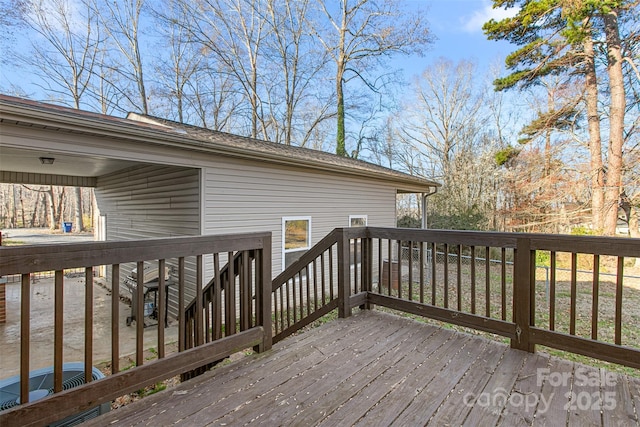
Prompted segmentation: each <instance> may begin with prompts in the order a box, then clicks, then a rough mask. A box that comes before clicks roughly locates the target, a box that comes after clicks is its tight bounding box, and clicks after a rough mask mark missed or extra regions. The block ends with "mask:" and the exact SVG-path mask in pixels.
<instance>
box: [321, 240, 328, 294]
mask: <svg viewBox="0 0 640 427" xmlns="http://www.w3.org/2000/svg"><path fill="white" fill-rule="evenodd" d="M324 254H325V253H324V252H322V253H321V254H320V281H321V283H320V284H321V288H322V290H321V292H322V295H321V298H322V301H321V303H320V306H324V305H325V303H326V301H325V300H326V298H327V286H326V280H327V274H326V271H325V268H326V266H325V263H324Z"/></svg>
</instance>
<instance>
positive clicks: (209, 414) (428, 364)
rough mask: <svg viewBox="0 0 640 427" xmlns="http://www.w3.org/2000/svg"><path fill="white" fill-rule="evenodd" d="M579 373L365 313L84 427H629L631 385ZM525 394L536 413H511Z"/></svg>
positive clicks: (540, 357)
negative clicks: (607, 400)
mask: <svg viewBox="0 0 640 427" xmlns="http://www.w3.org/2000/svg"><path fill="white" fill-rule="evenodd" d="M542 368H546V369H549V372H550V373H556V374H559V375H562V372H567V375H568V378H569V381H567V383H566V384H560V385H552V384H550V381H549V379H548V378H547V379H546V380H545V381H540V378H539V373H540V369H542ZM576 372H584V373H587V374H588V375H599V374H600V373H599V370H598V369H596V368H588V367H584V366H583V365H578V364H576V363H574V362H570V361H566V360H562V359H558V358H554V357H550V356H548V355H546V354H544V353H540V354H530V353H526V352H522V351H519V350H513V349H510V348H509V346H508V345H505V344H502V343H499V342H495V341H490V340H487V339H484V338H481V337H478V336H475V335H470V334H462V333H458V332H454V331H451V330H449V329H444V328H439V327H437V326H434V325H430V324H425V323H421V322H417V321H415V320H411V319H408V318H404V317H400V316H395V315H392V314H388V313H382V312H379V311H364V312H360V313H357V314H356V315H354V316H352V317H350V318H348V319H338V320H336V321H332V322H328V323H326V324H324V325H322V326H320V327H318V328H315V329H311V330H308V331H306V332H304V333H302V334H298V335H295V336H293V337H290V338H287V339H285V340H284V341H282V342H280V343H278V344H276V345H275V346H274V348H273V349H272V350H271V351H269V352H266V353H263V354H257V355H252V356H248V357H245V358H243V359H241V360H239V361H237V362H234V363H232V364H228V365H226V366H221V367H216V368H215V369H213V370H211V371H210V372H207V373H206V374H204V375H201V376H199V377H197V378H194V379H192V380H189V381H187V382H185V383H182V384H180V385H178V386H176V387H174V388H172V389H168V390H165V391H163V392H160V393H157V394H155V395H153V396H149V397H146V398H145V399H143V400H141V401H138V402H134V403H132V404H130V405H128V406H126V407H124V408H121V409H118V410H115V411H112V412H110V413H108V414H106V415H103V416H101V417H99V418H97V419H95V420H92V421H90V422H89V423H87V425H89V426H91V425H95V426H97V425H100V426H102V425H115V426H118V425H123V426H134V425H140V426H141V425H153V426H163V425H173V424H177V425H185V426H204V425H234V426H235V425H247V424H249V423H251V424H262V425H269V426H273V425H293V426H309V425H322V426H338V425H340V426H344V425H362V426H372V425H373V426H376V425H398V426H407V425H427V424H429V425H504V426H511V425H532V424H533V425H567V424H569V425H621V426H626V425H631V426H633V425H638V417H637V414H638V412H640V380H639V379H638V378H635V377H627V376H623V375H616V376H615V377H614V378H615V380H614V381H613V382H612V383H611V384H607V385H605V386H602V387H599V386H598V385H594V384H586V385H584V384H578V383H576V382H574V379H575V376H574V374H575V373H576ZM571 391H573V392H574V393H575V392H578V393H580V392H582V393H583V394H584V396H586V393H589V395H590V396H594V399H595V398H598V399H601V400H602V399H604V396H605V394H604V393H605V392H607V391H608V392H610V393H611V395H613V396H614V398H615V399H616V403H617V405H616V407H615V408H613V409H611V410H609V411H603V412H602V414H601V413H600V411H592V410H591V408H589V410H583V409H581V408H573V409H571V408H568V404H569V401H568V398H567V397H566V393H567V392H569V393H570V392H571ZM498 395H501V396H498ZM496 396H497V397H498V398H495V397H496ZM527 396H529V398H530V402H535V405H533V406H532V405H524V404H521V405H520V404H518V402H524V401H525V400H524V399H525V398H526V397H527ZM500 397H502V399H500ZM481 398H482V399H485V401H481V400H477V399H481ZM541 399H545V402H547V403H549V405H548V407H547V406H546V405H543V403H541ZM578 406H581V407H582V406H584V405H578ZM568 409H569V410H568Z"/></svg>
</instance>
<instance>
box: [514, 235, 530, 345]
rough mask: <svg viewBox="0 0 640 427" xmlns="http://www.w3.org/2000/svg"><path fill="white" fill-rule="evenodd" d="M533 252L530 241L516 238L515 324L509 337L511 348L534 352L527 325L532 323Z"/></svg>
mask: <svg viewBox="0 0 640 427" xmlns="http://www.w3.org/2000/svg"><path fill="white" fill-rule="evenodd" d="M533 256H534V253H532V252H531V241H530V239H528V238H524V237H523V238H518V239H517V241H516V251H515V265H514V273H513V278H514V282H513V321H514V323H515V324H516V336H515V338H512V339H511V348H515V349H518V350H524V351H528V352H530V353H533V352H535V344H534V343H532V342H531V340H530V330H529V326H531V325H533V317H532V316H533V310H532V303H533V301H534V298H533V295H532V293H533V291H534V290H535V286H534V284H535V271H532V266H533V265H535V263H533V262H532V257H533Z"/></svg>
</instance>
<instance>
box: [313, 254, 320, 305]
mask: <svg viewBox="0 0 640 427" xmlns="http://www.w3.org/2000/svg"><path fill="white" fill-rule="evenodd" d="M320 256H322V254H320ZM313 309H314V311H318V264H317V258H316V259H314V260H313Z"/></svg>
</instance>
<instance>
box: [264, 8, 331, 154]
mask: <svg viewBox="0 0 640 427" xmlns="http://www.w3.org/2000/svg"><path fill="white" fill-rule="evenodd" d="M312 1H313V0H299V1H284V2H283V1H279V0H268V1H267V5H266V8H267V12H268V19H267V25H268V26H269V31H268V36H267V37H266V38H265V50H266V51H267V56H268V57H269V58H270V59H271V62H273V73H272V74H271V75H272V76H273V78H274V80H275V81H277V82H278V83H279V84H277V85H273V86H272V87H271V89H272V90H273V91H274V92H272V93H273V95H275V96H276V97H277V98H276V100H275V102H273V101H274V99H272V98H270V101H271V102H269V103H268V107H269V110H270V116H271V123H272V124H273V128H275V137H273V138H270V139H271V140H273V141H277V142H282V143H284V144H286V145H291V144H292V141H293V140H294V138H297V143H298V144H299V145H304V144H305V143H306V138H307V136H308V135H309V134H310V132H312V131H313V128H314V127H315V126H317V125H318V124H319V123H320V122H321V121H323V120H326V119H327V118H328V114H326V110H327V108H322V109H321V111H325V113H324V114H321V115H320V116H318V117H317V119H316V120H314V121H313V122H312V123H310V126H309V127H307V128H306V129H304V127H303V126H301V123H300V121H301V120H300V117H299V116H300V110H301V109H302V108H303V107H304V105H303V104H304V102H305V100H306V99H308V98H309V97H310V96H311V92H312V90H314V89H315V88H314V86H318V85H317V82H318V79H319V77H320V73H321V72H322V71H323V70H324V69H325V66H326V64H327V57H326V53H325V52H324V50H323V49H321V46H320V45H317V43H316V41H315V38H313V37H312V36H311V34H309V31H308V27H309V26H310V25H311V22H310V19H311V18H310V16H309V15H310V13H311V12H312V10H311V7H310V4H311V2H312ZM270 94H271V93H270ZM280 106H282V108H279V107H280ZM279 109H280V110H282V111H278V110H279Z"/></svg>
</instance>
